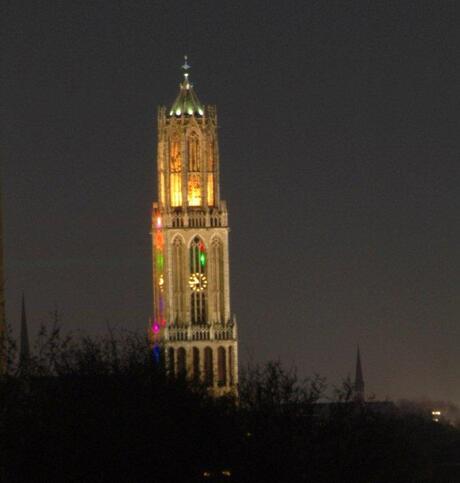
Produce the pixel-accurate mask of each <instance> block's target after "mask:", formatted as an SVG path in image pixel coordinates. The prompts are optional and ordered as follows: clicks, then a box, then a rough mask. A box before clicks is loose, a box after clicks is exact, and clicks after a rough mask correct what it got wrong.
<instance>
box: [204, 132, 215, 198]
mask: <svg viewBox="0 0 460 483" xmlns="http://www.w3.org/2000/svg"><path fill="white" fill-rule="evenodd" d="M207 164H208V166H207V171H208V174H207V186H206V189H207V198H208V199H207V201H208V206H214V197H215V195H214V181H215V169H216V163H215V152H214V139H213V138H212V137H211V139H210V141H209V144H208V163H207Z"/></svg>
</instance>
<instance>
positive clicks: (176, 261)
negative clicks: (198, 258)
mask: <svg viewBox="0 0 460 483" xmlns="http://www.w3.org/2000/svg"><path fill="white" fill-rule="evenodd" d="M172 269H173V314H172V316H173V322H174V323H178V322H183V318H184V317H183V314H184V291H185V283H184V269H185V267H184V242H183V241H182V239H181V238H180V237H179V236H177V237H176V238H174V241H173V252H172Z"/></svg>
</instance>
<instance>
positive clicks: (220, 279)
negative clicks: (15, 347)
mask: <svg viewBox="0 0 460 483" xmlns="http://www.w3.org/2000/svg"><path fill="white" fill-rule="evenodd" d="M211 275H212V276H211V279H212V287H211V297H212V305H213V306H214V313H215V317H217V321H218V322H225V291H224V249H223V245H222V241H221V240H220V239H219V238H214V239H213V240H212V243H211Z"/></svg>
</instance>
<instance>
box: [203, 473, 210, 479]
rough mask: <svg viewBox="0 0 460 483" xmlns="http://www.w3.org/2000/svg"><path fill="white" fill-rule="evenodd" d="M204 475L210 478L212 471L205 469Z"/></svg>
mask: <svg viewBox="0 0 460 483" xmlns="http://www.w3.org/2000/svg"><path fill="white" fill-rule="evenodd" d="M203 476H204V477H205V478H209V477H210V476H211V473H210V472H209V471H203Z"/></svg>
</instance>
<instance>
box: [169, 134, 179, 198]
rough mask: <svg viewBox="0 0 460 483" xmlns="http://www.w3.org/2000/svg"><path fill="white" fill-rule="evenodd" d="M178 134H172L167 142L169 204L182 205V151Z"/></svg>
mask: <svg viewBox="0 0 460 483" xmlns="http://www.w3.org/2000/svg"><path fill="white" fill-rule="evenodd" d="M180 144H181V143H180V139H179V136H174V137H173V138H172V139H171V141H170V143H169V156H170V159H169V174H170V176H169V179H170V193H171V200H170V201H171V206H173V207H176V206H181V205H182V152H181V146H180Z"/></svg>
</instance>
